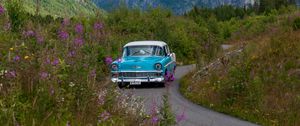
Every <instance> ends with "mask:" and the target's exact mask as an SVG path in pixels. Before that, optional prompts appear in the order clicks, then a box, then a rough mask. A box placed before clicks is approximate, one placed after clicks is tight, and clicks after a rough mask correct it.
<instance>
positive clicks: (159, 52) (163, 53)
mask: <svg viewBox="0 0 300 126" xmlns="http://www.w3.org/2000/svg"><path fill="white" fill-rule="evenodd" d="M164 55H165V52H164V50H163V49H162V48H161V47H158V48H157V56H164Z"/></svg>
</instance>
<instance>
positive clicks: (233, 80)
mask: <svg viewBox="0 0 300 126" xmlns="http://www.w3.org/2000/svg"><path fill="white" fill-rule="evenodd" d="M279 28H281V26H280V27H279ZM299 40H300V38H299V32H298V31H293V32H288V33H285V32H284V30H283V29H280V30H278V31H277V32H275V31H272V34H270V35H265V36H264V37H263V38H259V39H254V40H251V41H249V42H248V43H249V44H248V45H247V46H246V48H245V49H244V51H243V53H242V54H241V55H240V56H237V57H233V58H231V59H229V60H230V64H229V66H220V68H219V69H217V71H212V70H211V71H209V72H210V73H211V74H209V75H208V77H203V78H201V80H198V81H196V83H193V82H192V81H191V80H192V79H191V78H190V76H191V75H188V76H186V77H185V78H184V79H183V80H182V84H183V85H182V86H181V89H180V91H181V92H183V94H184V95H185V96H186V97H187V98H189V99H191V100H192V101H194V102H196V103H198V104H202V105H204V106H207V107H210V108H213V109H215V110H217V111H220V112H224V113H228V114H231V115H234V116H237V117H240V118H242V119H246V120H250V121H253V122H258V123H259V124H262V125H298V124H299V123H300V122H299V120H297V119H296V118H299V117H300V115H299V113H300V112H299V103H298V102H299V100H298V97H299V95H300V94H299V89H300V85H299V84H300V80H299V75H300V74H299V68H300V66H299V58H298V57H299V56H300V51H299V48H300V44H299ZM191 74H192V73H191ZM199 92H201V93H199ZM287 95H288V96H287Z"/></svg>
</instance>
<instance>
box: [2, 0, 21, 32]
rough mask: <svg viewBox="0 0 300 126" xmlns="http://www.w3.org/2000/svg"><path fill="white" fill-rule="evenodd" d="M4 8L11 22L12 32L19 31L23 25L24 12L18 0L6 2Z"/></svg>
mask: <svg viewBox="0 0 300 126" xmlns="http://www.w3.org/2000/svg"><path fill="white" fill-rule="evenodd" d="M6 8H7V12H8V15H9V19H10V21H11V27H12V31H14V32H16V31H19V30H20V28H21V27H22V26H23V25H24V20H25V15H26V13H25V11H24V8H23V3H22V2H21V1H20V0H10V1H7V2H6Z"/></svg>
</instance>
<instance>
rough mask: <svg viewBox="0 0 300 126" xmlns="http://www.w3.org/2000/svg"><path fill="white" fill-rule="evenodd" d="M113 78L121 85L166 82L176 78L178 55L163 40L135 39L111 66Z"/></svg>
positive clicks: (124, 48) (113, 80) (125, 47)
mask: <svg viewBox="0 0 300 126" xmlns="http://www.w3.org/2000/svg"><path fill="white" fill-rule="evenodd" d="M110 68H111V80H112V82H114V83H117V84H118V85H119V86H120V87H124V86H127V85H141V84H142V83H147V84H150V83H156V84H164V83H166V82H168V81H173V80H174V74H175V69H176V56H175V53H171V52H170V49H169V47H168V45H167V44H166V43H165V42H162V41H135V42H130V43H128V44H126V45H125V46H124V47H123V55H122V57H121V58H119V59H117V60H116V61H114V62H113V63H112V64H111V66H110Z"/></svg>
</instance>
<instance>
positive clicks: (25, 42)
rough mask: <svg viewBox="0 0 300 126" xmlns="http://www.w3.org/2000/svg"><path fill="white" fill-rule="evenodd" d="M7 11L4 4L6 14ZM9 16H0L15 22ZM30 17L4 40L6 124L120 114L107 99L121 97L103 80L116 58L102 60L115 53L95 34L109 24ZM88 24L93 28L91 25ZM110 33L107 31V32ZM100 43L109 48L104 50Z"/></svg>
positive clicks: (1, 67)
mask: <svg viewBox="0 0 300 126" xmlns="http://www.w3.org/2000/svg"><path fill="white" fill-rule="evenodd" d="M3 13H5V10H4V8H3V7H2V6H1V5H0V15H3ZM4 16H6V15H3V16H0V17H1V18H0V22H8V23H9V22H11V21H10V20H9V18H7V17H5V19H2V17H4ZM7 20H9V21H7ZM30 21H31V20H30ZM30 21H28V22H24V24H23V25H20V31H16V32H14V33H13V34H12V33H10V32H8V34H3V35H1V37H3V40H5V41H6V42H5V43H4V44H2V43H1V44H0V45H1V46H0V82H1V86H0V90H1V92H0V97H1V100H3V101H6V102H4V103H3V105H0V109H1V110H7V112H8V113H5V114H4V113H2V112H0V124H3V125H11V124H19V125H36V124H40V125H43V124H49V125H57V124H62V123H64V124H66V125H73V124H77V123H78V125H85V124H86V123H89V124H98V123H99V122H101V123H105V122H107V121H109V120H114V114H115V113H116V110H117V109H113V110H111V109H109V108H107V106H111V105H112V103H109V102H107V101H109V100H111V99H113V100H114V99H117V98H115V97H113V98H107V97H108V95H107V93H108V91H106V88H104V86H103V85H104V83H106V82H107V80H106V76H107V73H106V71H105V69H107V64H110V63H111V62H112V58H109V59H107V61H106V62H105V63H104V62H103V61H101V60H97V58H98V57H99V59H105V56H107V55H109V54H108V53H107V51H106V50H107V49H106V48H102V47H106V46H107V45H103V44H102V45H101V44H99V43H97V44H95V43H93V42H92V41H93V40H94V38H95V36H90V34H92V33H94V31H95V30H96V29H97V30H101V29H102V28H103V24H102V23H98V24H94V21H87V23H77V24H74V23H73V22H71V21H70V19H68V18H65V19H62V20H59V19H57V20H52V21H49V22H48V23H45V22H43V24H39V22H30ZM72 21H73V20H72ZM74 22H75V21H74ZM90 22H93V23H90ZM97 22H100V21H97ZM82 24H85V25H90V26H89V27H91V28H92V29H90V30H88V29H85V28H84V25H82ZM0 25H7V24H6V23H3V24H0ZM9 25H10V23H9ZM23 26H24V27H23ZM4 27H6V26H4ZM9 27H10V26H9ZM93 27H94V28H95V29H93ZM8 29H10V28H7V30H8ZM0 30H2V29H0ZM4 30H6V29H4ZM12 36H13V37H12ZM96 37H97V36H96ZM105 37H106V36H104V35H103V34H101V38H105ZM99 38H100V37H99ZM1 39H2V38H1ZM97 41H99V42H102V41H104V40H102V39H98V40H97ZM2 45H3V46H2ZM100 47H101V48H100ZM99 49H101V50H100V51H103V52H105V53H104V54H100V53H99ZM99 91H101V92H99ZM16 92H17V93H16ZM95 94H97V95H95ZM12 97H16V98H17V99H15V98H13V99H12ZM21 97H22V98H21ZM19 98H21V99H19ZM127 100H129V99H127ZM132 102H133V101H132ZM16 103H18V104H16ZM19 103H20V104H19ZM95 103H96V104H97V105H95ZM123 103H125V101H124V102H123ZM106 104H108V105H106ZM12 106H15V107H12ZM25 106H30V107H32V109H29V108H28V107H25ZM136 106H137V105H135V106H133V105H131V104H130V105H129V106H127V108H131V109H128V110H129V111H128V113H134V112H137V111H138V110H133V109H136ZM16 107H17V108H20V109H15V108H16ZM115 108H118V107H115ZM96 110H101V111H96ZM124 111H125V108H124ZM88 112H89V114H88V115H86V113H88ZM16 113H18V114H16ZM3 115H5V116H3ZM75 118H76V120H74V119H75ZM53 119H55V120H53ZM77 119H78V120H77ZM29 120H31V121H29ZM32 120H35V121H32ZM66 120H69V121H67V122H66ZM86 120H89V122H86ZM124 120H125V119H124ZM124 122H125V121H124ZM83 123H84V124H83ZM120 123H122V122H120Z"/></svg>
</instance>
